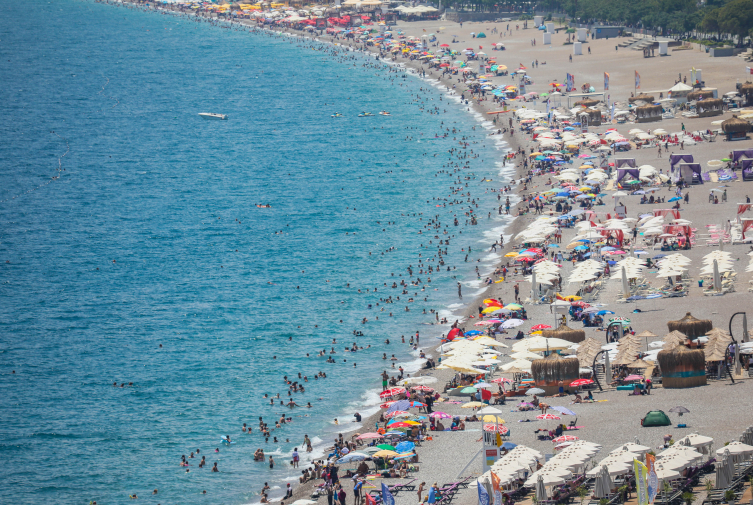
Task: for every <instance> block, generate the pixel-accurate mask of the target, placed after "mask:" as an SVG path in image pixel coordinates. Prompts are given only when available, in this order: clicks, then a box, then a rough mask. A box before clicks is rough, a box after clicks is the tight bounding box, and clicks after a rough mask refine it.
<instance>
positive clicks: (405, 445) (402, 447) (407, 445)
mask: <svg viewBox="0 0 753 505" xmlns="http://www.w3.org/2000/svg"><path fill="white" fill-rule="evenodd" d="M415 448H416V444H414V443H413V442H408V441H407V440H406V441H403V442H400V443H399V444H397V445H396V446H395V450H396V451H397V452H399V453H401V454H402V453H405V452H411V451H412V450H413V449H415Z"/></svg>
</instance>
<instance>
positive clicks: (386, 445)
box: [377, 444, 395, 451]
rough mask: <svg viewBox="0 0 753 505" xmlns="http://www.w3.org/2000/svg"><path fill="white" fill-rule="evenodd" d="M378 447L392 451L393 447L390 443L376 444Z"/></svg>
mask: <svg viewBox="0 0 753 505" xmlns="http://www.w3.org/2000/svg"><path fill="white" fill-rule="evenodd" d="M377 447H378V448H380V449H383V450H385V451H394V450H395V447H394V446H392V445H390V444H379V445H377Z"/></svg>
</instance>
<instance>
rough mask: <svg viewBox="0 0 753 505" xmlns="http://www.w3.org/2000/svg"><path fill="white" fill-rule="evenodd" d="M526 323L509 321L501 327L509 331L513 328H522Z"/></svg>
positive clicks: (514, 320) (519, 320)
mask: <svg viewBox="0 0 753 505" xmlns="http://www.w3.org/2000/svg"><path fill="white" fill-rule="evenodd" d="M524 322H525V321H523V320H522V319H508V320H507V321H505V322H504V323H502V324H501V326H502V328H504V329H506V330H509V329H511V328H516V327H518V326H520V325H521V324H523V323H524Z"/></svg>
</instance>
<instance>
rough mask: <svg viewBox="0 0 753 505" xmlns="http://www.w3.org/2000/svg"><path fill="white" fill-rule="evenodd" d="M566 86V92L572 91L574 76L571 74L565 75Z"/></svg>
mask: <svg viewBox="0 0 753 505" xmlns="http://www.w3.org/2000/svg"><path fill="white" fill-rule="evenodd" d="M566 86H567V91H573V90H574V89H575V76H574V75H573V74H567V80H566Z"/></svg>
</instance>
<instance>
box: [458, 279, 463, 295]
mask: <svg viewBox="0 0 753 505" xmlns="http://www.w3.org/2000/svg"><path fill="white" fill-rule="evenodd" d="M458 298H463V287H462V286H461V285H460V283H459V282H458Z"/></svg>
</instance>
